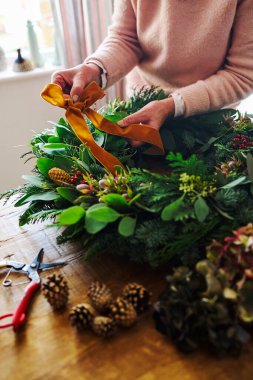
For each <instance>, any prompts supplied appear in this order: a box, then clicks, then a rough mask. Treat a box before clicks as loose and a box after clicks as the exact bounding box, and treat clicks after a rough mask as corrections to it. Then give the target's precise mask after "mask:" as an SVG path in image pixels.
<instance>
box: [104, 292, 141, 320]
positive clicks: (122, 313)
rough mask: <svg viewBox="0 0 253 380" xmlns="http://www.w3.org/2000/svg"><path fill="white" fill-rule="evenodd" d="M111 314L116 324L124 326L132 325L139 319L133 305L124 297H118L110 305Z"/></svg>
mask: <svg viewBox="0 0 253 380" xmlns="http://www.w3.org/2000/svg"><path fill="white" fill-rule="evenodd" d="M109 315H110V316H111V317H112V318H113V319H114V320H115V322H116V324H118V325H119V326H122V327H130V326H132V325H133V324H134V323H135V321H136V320H137V314H136V311H135V309H134V307H133V305H132V304H131V303H129V302H128V301H127V300H125V299H124V298H122V297H118V298H117V299H116V301H115V302H114V303H113V304H111V305H110V307H109Z"/></svg>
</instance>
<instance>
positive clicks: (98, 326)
mask: <svg viewBox="0 0 253 380" xmlns="http://www.w3.org/2000/svg"><path fill="white" fill-rule="evenodd" d="M116 329H117V327H116V323H115V321H114V320H113V319H112V318H110V317H104V316H97V317H95V318H94V319H93V322H92V330H93V331H94V333H95V334H97V335H99V336H103V337H104V338H108V337H110V336H112V335H113V334H114V333H115V332H116Z"/></svg>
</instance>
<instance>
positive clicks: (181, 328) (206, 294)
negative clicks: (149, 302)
mask: <svg viewBox="0 0 253 380" xmlns="http://www.w3.org/2000/svg"><path fill="white" fill-rule="evenodd" d="M230 285H231V283H230V282H229V281H228V279H227V278H226V275H225V274H224V272H223V271H221V270H218V269H216V268H215V266H214V265H213V264H212V263H211V262H210V261H208V260H202V261H199V262H198V263H197V265H196V267H195V268H194V269H190V268H189V267H178V268H177V269H176V270H175V272H174V274H172V275H171V276H168V277H167V288H166V290H165V291H164V293H163V294H162V295H161V296H160V298H159V301H158V302H157V303H156V304H155V311H154V319H155V323H156V328H157V329H158V331H159V332H160V333H162V334H164V335H166V336H168V337H169V338H170V339H172V341H173V342H174V343H175V345H176V346H177V347H178V348H179V349H180V350H181V351H183V352H190V351H193V350H195V349H197V348H199V347H203V346H204V347H206V348H208V349H209V350H210V349H211V351H213V352H215V353H216V354H218V355H224V354H231V355H238V354H239V353H240V352H241V349H242V347H243V344H244V343H246V342H247V341H248V339H249V335H248V333H247V332H246V330H245V329H244V328H243V327H242V326H241V321H240V319H239V318H238V313H237V312H238V301H237V299H236V293H235V292H234V291H233V290H232V289H231V288H230V287H229V286H230Z"/></svg>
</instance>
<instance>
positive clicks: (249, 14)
mask: <svg viewBox="0 0 253 380" xmlns="http://www.w3.org/2000/svg"><path fill="white" fill-rule="evenodd" d="M89 59H92V60H93V61H94V60H95V61H97V62H100V63H102V65H103V66H104V67H105V68H106V71H107V75H108V86H110V85H112V84H113V83H115V82H116V81H118V80H119V79H120V78H122V77H123V76H125V75H126V74H127V73H128V72H130V71H131V70H132V69H133V68H134V67H135V69H134V70H133V71H132V72H131V74H130V75H129V76H128V81H129V85H130V86H131V87H139V86H143V85H155V86H159V87H161V88H163V89H164V90H165V91H166V92H167V93H173V92H177V93H179V94H180V95H181V96H182V98H183V100H184V102H185V116H190V115H192V114H196V113H203V112H207V111H211V110H215V109H219V108H222V107H224V106H226V105H229V104H231V103H233V102H236V101H238V100H241V99H243V98H245V97H246V96H248V95H249V94H250V93H252V92H253V0H115V13H114V17H113V24H112V26H111V27H110V29H109V34H108V37H107V38H106V39H105V40H104V42H103V43H102V44H101V45H100V47H99V48H98V49H97V51H96V52H95V53H94V54H93V55H92V56H90V57H88V59H87V60H86V61H89Z"/></svg>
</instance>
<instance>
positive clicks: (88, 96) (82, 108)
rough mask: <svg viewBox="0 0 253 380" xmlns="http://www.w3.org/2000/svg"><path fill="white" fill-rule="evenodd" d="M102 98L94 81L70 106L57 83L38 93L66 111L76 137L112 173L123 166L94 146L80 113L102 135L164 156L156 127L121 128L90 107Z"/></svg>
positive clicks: (70, 102) (101, 91) (100, 90)
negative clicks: (126, 140) (153, 148)
mask: <svg viewBox="0 0 253 380" xmlns="http://www.w3.org/2000/svg"><path fill="white" fill-rule="evenodd" d="M104 95H105V93H104V91H103V90H102V88H100V87H99V86H98V85H97V83H96V82H91V83H90V84H89V85H88V86H87V87H85V89H84V91H83V93H82V95H81V96H80V98H79V101H78V102H76V103H73V101H72V99H71V98H67V99H66V98H64V96H63V92H62V89H61V87H60V86H58V85H57V84H52V83H50V84H47V85H46V87H45V88H44V90H43V91H42V93H41V96H42V98H43V99H44V100H46V101H47V102H48V103H50V104H52V105H54V106H58V107H61V108H65V109H66V114H65V116H66V119H67V120H68V123H69V124H70V126H71V128H72V129H73V131H74V133H75V134H76V136H77V137H78V138H79V140H81V142H82V143H83V144H84V145H86V146H87V147H88V148H89V149H90V151H91V153H92V154H93V155H94V157H95V158H96V159H97V160H98V161H99V162H100V163H101V164H102V165H103V166H104V167H105V168H106V169H107V170H109V171H110V172H111V173H115V165H119V166H121V167H124V166H123V165H122V163H121V162H120V161H119V160H118V159H117V158H116V157H114V156H113V155H112V154H111V153H109V152H107V151H106V150H105V149H103V148H102V147H100V146H99V145H97V143H96V142H95V140H94V138H93V136H92V134H91V132H90V130H89V128H88V126H87V124H86V122H85V120H84V118H83V116H82V114H84V115H85V116H87V117H88V119H90V121H91V122H92V123H93V124H94V125H95V127H96V128H98V129H99V130H101V131H103V132H107V133H110V134H112V135H117V136H122V137H125V138H129V139H133V140H137V141H142V142H146V143H149V144H152V145H155V146H156V147H157V148H159V151H160V152H161V153H162V154H163V153H164V149H163V144H162V140H161V137H160V134H159V132H158V131H157V130H156V129H155V128H153V127H151V126H150V125H145V124H142V125H141V126H140V125H139V124H130V125H128V126H127V127H126V128H122V127H120V126H119V125H117V124H115V123H113V122H112V121H110V120H108V119H106V118H105V117H104V116H102V115H100V114H98V113H97V112H96V111H94V110H93V109H91V108H90V106H91V105H92V104H93V103H95V102H96V101H97V100H99V99H101V98H103V97H104Z"/></svg>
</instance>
